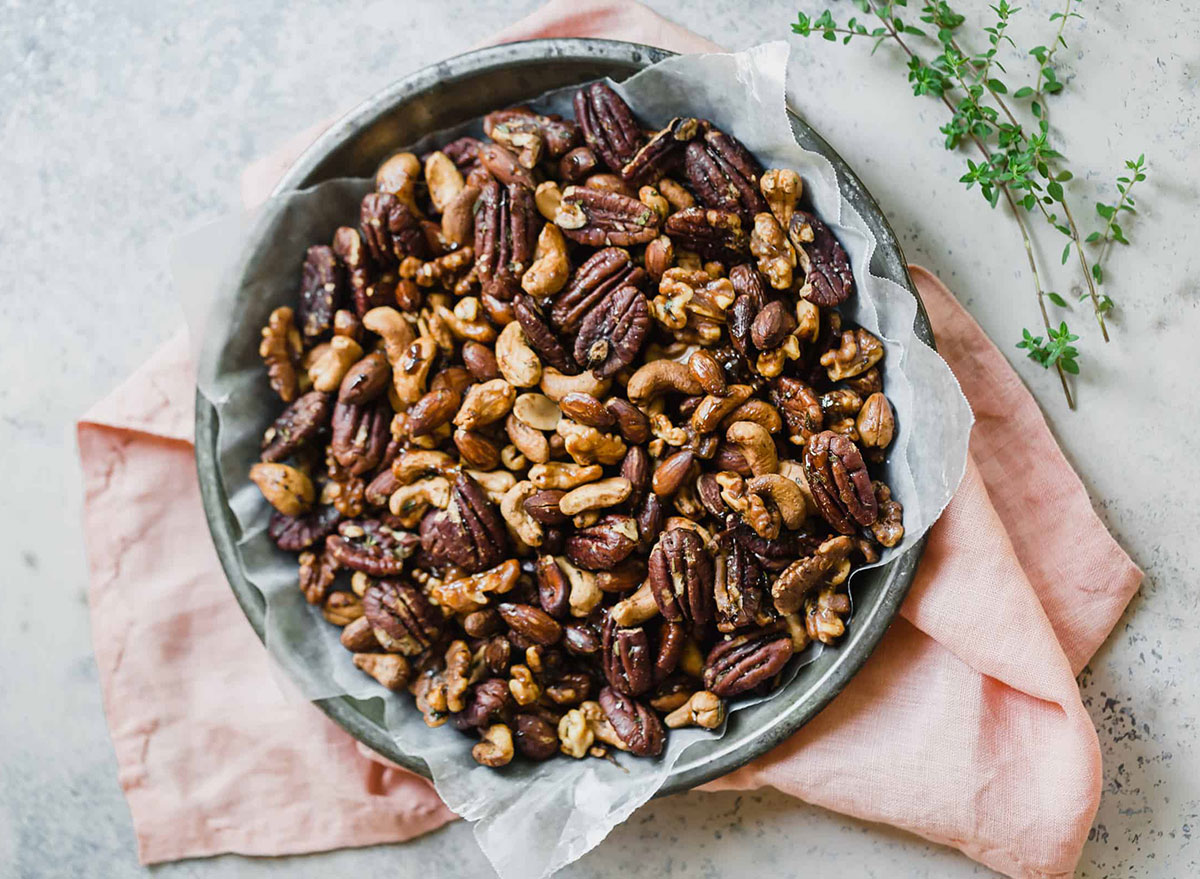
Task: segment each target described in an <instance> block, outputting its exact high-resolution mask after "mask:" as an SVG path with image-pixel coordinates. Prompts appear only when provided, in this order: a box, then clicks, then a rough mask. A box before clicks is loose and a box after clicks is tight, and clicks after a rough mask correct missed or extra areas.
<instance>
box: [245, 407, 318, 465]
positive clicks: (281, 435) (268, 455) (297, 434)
mask: <svg viewBox="0 0 1200 879" xmlns="http://www.w3.org/2000/svg"><path fill="white" fill-rule="evenodd" d="M331 411H332V406H331V401H330V398H329V395H328V394H323V393H321V392H320V391H309V392H308V393H307V394H305V395H304V396H303V397H301V398H300V399H298V400H296V401H295V402H294V403H292V404H291V405H290V406H288V407H287V409H285V410H284V411H283V414H282V415H280V416H279V417H278V418H276V419H275V422H274V423H273V424H272V425H271V426H270V427H268V428H267V430H266V432H265V433H263V438H262V453H261V454H260V456H259V457H260V458H261V459H262V460H263V461H267V462H269V463H275V462H278V461H282V460H284V459H285V458H289V457H291V456H292V455H293V454H295V453H296V452H298V451H299V450H300V449H301V448H303V447H304V446H305V445H306V444H307V443H308V442H309V440H311V439H313V437H315V436H316V435H317V432H318V431H320V430H321V428H323V427H324V426H325V425H327V424H328V423H329V414H330V412H331Z"/></svg>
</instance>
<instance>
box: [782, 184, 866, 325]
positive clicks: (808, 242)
mask: <svg viewBox="0 0 1200 879" xmlns="http://www.w3.org/2000/svg"><path fill="white" fill-rule="evenodd" d="M787 228H788V236H789V237H790V238H791V241H792V244H793V245H795V247H796V255H797V257H798V259H799V262H800V265H801V266H803V267H804V269H805V276H804V286H803V287H802V288H801V290H800V295H801V296H803V297H804V298H805V299H807V300H809V301H810V302H812V303H814V304H816V305H819V306H821V307H822V308H831V307H833V306H835V305H841V304H842V303H843V302H845V301H846V300H847V299H849V298H850V297H851V296H853V295H854V275H853V273H852V272H851V269H850V258H849V256H847V255H846V251H845V250H844V249H843V248H842V245H841V244H839V243H838V240H837V238H835V237H834V235H833V232H831V231H830V230H829V227H828V226H826V225H825V224H824V223H822V222H821V221H820V220H819V219H817V218H816V217H815V216H813V215H812V214H810V213H808V212H807V211H802V210H800V209H798V208H797V209H796V211H795V213H794V214H793V215H792V218H791V220H790V221H789V223H788V227H787Z"/></svg>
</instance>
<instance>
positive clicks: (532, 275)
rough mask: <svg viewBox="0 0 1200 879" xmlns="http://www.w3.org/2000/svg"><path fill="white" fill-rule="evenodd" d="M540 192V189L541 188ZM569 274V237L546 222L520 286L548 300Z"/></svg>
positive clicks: (531, 294) (531, 293) (563, 283)
mask: <svg viewBox="0 0 1200 879" xmlns="http://www.w3.org/2000/svg"><path fill="white" fill-rule="evenodd" d="M545 185H546V184H544V183H543V184H542V186H545ZM538 191H539V192H540V191H541V187H539V188H538ZM570 274H571V263H570V260H569V259H568V258H567V242H566V239H565V238H563V234H562V232H561V231H560V230H559V228H558V226H555V225H554V224H553V223H547V224H546V225H545V226H543V227H542V231H541V232H540V233H539V234H538V240H537V247H536V248H535V249H534V251H533V262H532V263H530V264H529V268H528V269H527V270H526V271H525V274H524V275H522V276H521V289H522V290H524V291H525V292H526V293H528V294H529V295H530V296H532V297H533V298H534V299H539V300H540V299H546V298H548V297H550V296H553V295H554V294H555V293H557V292H558V291H559V290H561V289H562V288H563V287H564V286H565V285H566V283H567V278H568V277H569V276H570Z"/></svg>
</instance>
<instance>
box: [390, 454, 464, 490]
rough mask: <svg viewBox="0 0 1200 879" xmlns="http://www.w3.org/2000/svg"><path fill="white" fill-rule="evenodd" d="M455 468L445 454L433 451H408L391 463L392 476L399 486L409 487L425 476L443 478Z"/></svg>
mask: <svg viewBox="0 0 1200 879" xmlns="http://www.w3.org/2000/svg"><path fill="white" fill-rule="evenodd" d="M455 466H456V464H455V461H454V459H453V458H451V457H450V456H449V455H447V454H446V453H445V452H439V451H435V450H433V449H410V450H409V451H407V452H404V453H403V454H402V455H400V456H399V457H397V458H396V460H395V461H393V462H392V475H393V476H395V477H396V481H397V482H399V483H400V484H401V485H411V484H412V483H413V482H416V481H417V480H418V479H421V478H422V477H426V476H438V475H442V476H445V475H446V474H448V473H450V471H452V470H453V469H454V467H455Z"/></svg>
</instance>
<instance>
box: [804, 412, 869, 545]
mask: <svg viewBox="0 0 1200 879" xmlns="http://www.w3.org/2000/svg"><path fill="white" fill-rule="evenodd" d="M804 474H805V476H806V477H807V480H808V487H809V490H810V491H811V492H812V497H813V500H814V502H815V503H816V506H817V509H818V510H819V511H820V513H821V515H822V516H823V517H824V518H825V521H827V522H828V523H829V524H830V525H832V526H833V528H834V529H835V530H837V531H840V532H841V533H842V534H853V533H854V532H855V531H856V530H857V525H863V526H868V525H871V524H873V523H874V522H875V520H876V519H877V518H878V516H879V505H878V503H877V502H876V500H875V493H874V491H873V490H872V488H871V477H870V475H868V473H867V468H866V465H865V464H864V463H863V459H862V454H861V453H860V452H859V450H858V447H857V446H855V445H854V443H853V442H851V441H850V440H848V439H847V438H846V437H844V436H840V435H838V434H836V433H833V432H832V431H828V430H825V431H822V432H821V433H819V434H817V435H816V436H814V437H813V438H812V439H811V440H809V441H808V444H807V445H806V446H805V447H804Z"/></svg>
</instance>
